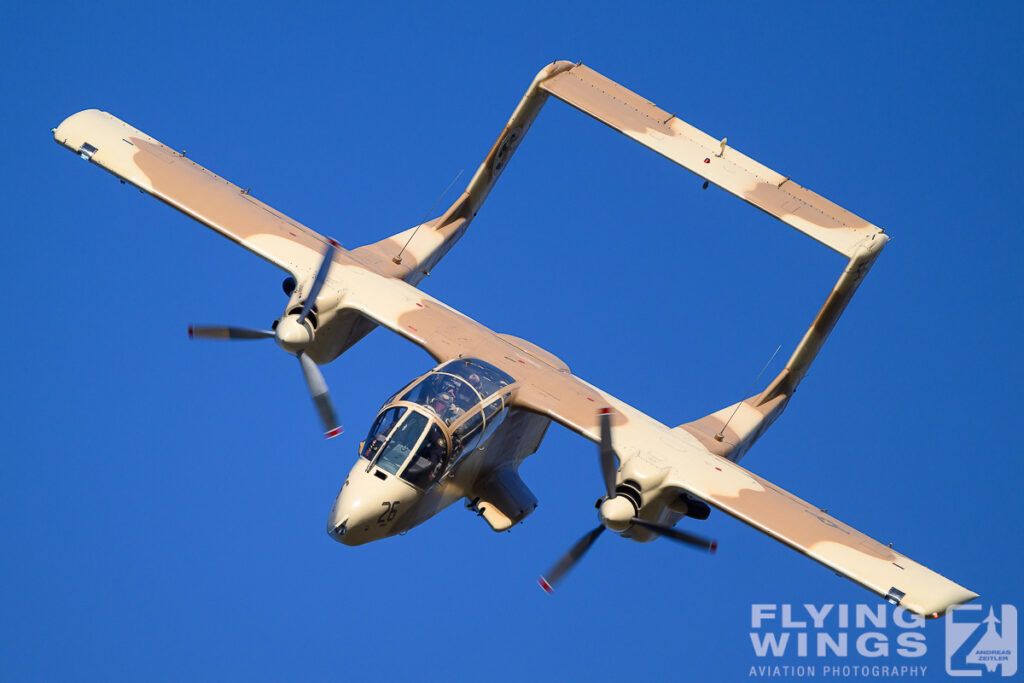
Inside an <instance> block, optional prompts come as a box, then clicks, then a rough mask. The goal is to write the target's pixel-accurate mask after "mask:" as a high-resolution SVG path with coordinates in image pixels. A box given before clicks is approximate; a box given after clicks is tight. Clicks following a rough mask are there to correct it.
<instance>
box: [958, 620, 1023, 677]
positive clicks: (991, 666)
mask: <svg viewBox="0 0 1024 683" xmlns="http://www.w3.org/2000/svg"><path fill="white" fill-rule="evenodd" d="M982 614H984V610H983V608H982V606H981V605H961V606H960V607H956V608H954V609H951V610H950V611H949V613H948V614H947V615H946V673H948V674H949V675H950V676H981V675H983V674H984V673H993V672H994V671H995V670H996V667H998V668H999V673H1000V674H1002V675H1003V676H1012V675H1013V674H1015V673H1017V608H1016V607H1014V606H1013V605H1003V606H1002V608H1001V611H1000V613H999V616H998V617H997V616H996V613H995V609H994V608H993V607H989V608H988V616H987V617H985V618H984V619H983V618H982V616H981V615H982Z"/></svg>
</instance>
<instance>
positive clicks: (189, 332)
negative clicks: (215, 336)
mask: <svg viewBox="0 0 1024 683" xmlns="http://www.w3.org/2000/svg"><path fill="white" fill-rule="evenodd" d="M188 338H189V339H194V338H195V337H194V336H193V332H192V326H191V325H189V326H188Z"/></svg>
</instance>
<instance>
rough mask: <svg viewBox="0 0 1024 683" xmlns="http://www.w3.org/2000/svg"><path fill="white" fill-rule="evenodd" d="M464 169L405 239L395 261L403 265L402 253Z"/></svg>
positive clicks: (459, 176)
mask: <svg viewBox="0 0 1024 683" xmlns="http://www.w3.org/2000/svg"><path fill="white" fill-rule="evenodd" d="M465 170H466V169H462V171H465ZM462 171H459V173H458V175H456V176H455V177H454V178H453V179H452V181H451V182H450V183H448V187H446V188H444V192H442V193H441V196H440V197H438V198H437V201H436V202H434V205H433V206H432V207H430V209H429V210H428V211H427V213H426V214H424V215H423V220H421V221H420V223H419V225H417V226H416V229H415V230H413V231H412V234H411V235H409V239H407V240H406V241H405V246H403V247H402V248H401V249H399V250H398V253H397V254H396V255H395V257H394V258H393V259H391V260H392V261H394V262H395V263H397V264H399V265H401V263H402V253H403V252H404V251H405V249H406V247H408V246H409V244H410V243H411V242H412V238H413V237H415V236H416V233H417V232H419V230H420V227H421V226H422V225H423V224H424V223H425V222H426V221H427V217H428V216H430V214H432V213H434V209H436V208H437V205H438V204H440V203H441V200H442V199H444V196H445V195H446V194H448V190H450V189H452V185H454V184H455V183H456V181H458V179H459V178H461V177H462Z"/></svg>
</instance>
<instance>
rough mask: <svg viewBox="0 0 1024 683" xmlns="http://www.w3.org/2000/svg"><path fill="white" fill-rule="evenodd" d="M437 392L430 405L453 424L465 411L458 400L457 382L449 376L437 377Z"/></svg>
mask: <svg viewBox="0 0 1024 683" xmlns="http://www.w3.org/2000/svg"><path fill="white" fill-rule="evenodd" d="M437 379H438V380H440V381H438V382H437V385H438V386H437V389H438V391H437V393H436V394H434V396H433V398H432V399H431V400H430V403H429V405H430V407H431V408H433V409H434V412H435V413H437V415H438V417H440V418H441V419H442V420H444V421H445V422H446V423H447V424H451V423H452V422H454V421H455V420H457V419H458V418H459V416H460V415H462V413H464V412H465V411H464V410H463V409H462V408H460V407H459V405H458V401H456V399H455V397H456V393H457V391H458V387H457V386H456V383H455V382H454V381H453V380H452V379H450V378H447V377H444V376H441V377H438V378H437Z"/></svg>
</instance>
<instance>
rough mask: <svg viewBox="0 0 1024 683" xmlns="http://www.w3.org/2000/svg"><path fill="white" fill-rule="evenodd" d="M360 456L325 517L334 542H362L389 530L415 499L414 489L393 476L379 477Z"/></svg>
mask: <svg viewBox="0 0 1024 683" xmlns="http://www.w3.org/2000/svg"><path fill="white" fill-rule="evenodd" d="M366 465H367V462H366V460H363V459H360V460H359V461H358V462H357V463H356V465H355V467H353V468H352V471H351V472H349V475H348V477H347V478H346V479H345V483H344V484H343V485H342V487H341V491H339V492H338V497H337V498H335V500H334V505H333V506H332V507H331V514H330V515H329V516H328V518H327V533H328V535H330V537H331V538H333V539H334V540H335V541H337V542H338V543H342V544H344V545H362V544H363V543H369V542H370V541H375V540H377V539H380V538H384V537H386V536H390V535H392V534H393V533H395V532H394V531H393V529H394V528H395V524H396V523H397V522H398V520H399V519H400V518H401V516H402V514H403V513H404V512H405V510H406V509H407V508H408V506H409V505H410V504H411V503H412V502H413V501H414V500H415V498H416V495H417V494H416V492H415V490H414V489H413V488H412V487H411V486H409V485H408V484H406V483H405V482H403V481H401V480H399V479H398V478H397V477H395V476H394V475H387V476H386V478H384V479H382V478H381V474H382V473H381V474H378V472H376V471H372V470H371V471H370V472H367V471H366Z"/></svg>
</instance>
